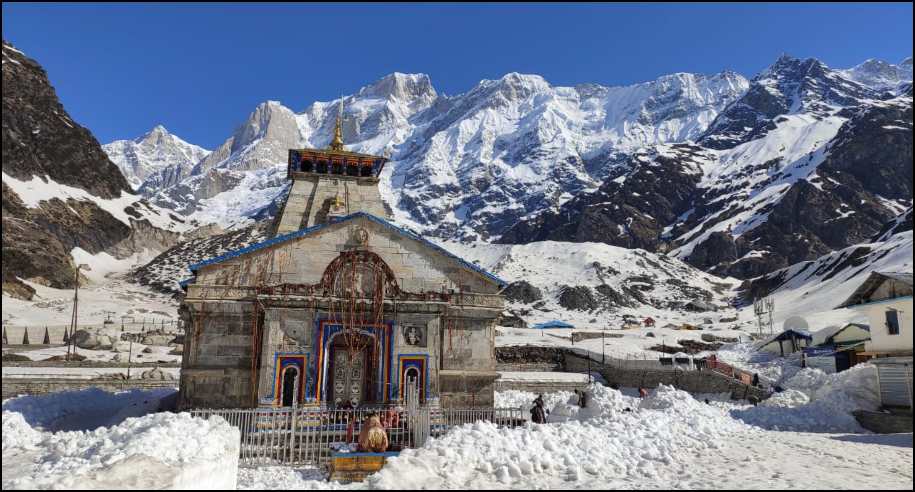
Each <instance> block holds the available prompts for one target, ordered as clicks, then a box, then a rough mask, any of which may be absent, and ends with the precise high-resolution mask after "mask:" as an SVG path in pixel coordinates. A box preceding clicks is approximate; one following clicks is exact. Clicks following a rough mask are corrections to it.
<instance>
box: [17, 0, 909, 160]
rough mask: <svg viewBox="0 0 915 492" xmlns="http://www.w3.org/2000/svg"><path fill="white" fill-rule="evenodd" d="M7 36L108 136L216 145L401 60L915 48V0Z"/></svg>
mask: <svg viewBox="0 0 915 492" xmlns="http://www.w3.org/2000/svg"><path fill="white" fill-rule="evenodd" d="M3 37H4V39H6V40H7V41H10V42H12V43H13V44H14V45H16V46H17V47H19V48H20V49H21V50H23V51H24V52H25V53H26V54H27V55H29V56H31V57H32V58H34V59H36V60H37V61H38V62H39V63H41V64H42V65H43V66H44V67H45V69H46V70H47V71H48V73H49V75H50V78H51V82H52V84H54V86H55V87H56V89H57V92H58V95H59V96H60V98H61V100H62V102H63V104H64V106H65V107H66V108H67V110H68V111H69V112H70V114H71V115H72V116H73V117H74V118H75V119H76V120H77V121H79V122H80V123H81V124H83V125H85V126H86V127H88V128H89V129H90V130H92V132H93V133H94V134H95V135H96V137H97V138H98V139H99V140H100V141H102V142H103V143H104V142H108V141H111V140H114V139H119V138H133V137H136V136H139V135H142V134H143V133H144V132H146V131H147V130H149V129H150V128H152V127H153V126H154V125H156V124H158V123H162V124H164V125H165V126H166V127H167V128H169V130H171V131H172V132H173V133H175V134H177V135H179V136H181V137H183V138H184V139H186V140H188V141H190V142H192V143H196V144H198V145H203V146H205V147H207V148H214V147H216V146H217V145H219V144H220V143H221V142H222V140H223V139H225V138H226V137H227V136H228V135H229V134H230V132H231V131H232V130H233V129H234V127H235V126H236V125H238V124H239V123H241V122H242V121H243V120H244V118H245V117H246V116H247V115H248V113H249V112H250V111H251V110H252V109H254V107H255V106H256V105H257V104H258V103H260V102H262V101H265V100H267V99H275V100H279V101H282V102H283V103H284V104H286V105H287V106H289V107H291V108H293V109H294V110H297V111H298V110H301V109H303V108H304V107H305V106H307V105H308V104H309V103H311V102H312V101H315V100H330V99H333V98H336V97H339V95H340V94H350V93H352V92H353V91H355V90H357V89H358V88H359V87H361V86H363V85H366V84H368V83H370V82H372V81H374V80H376V79H378V78H379V77H381V76H383V75H385V74H388V73H390V72H394V71H400V72H423V73H427V74H429V75H430V76H431V77H432V83H433V85H434V86H435V87H436V89H437V90H438V91H439V92H445V93H448V94H456V93H460V92H464V91H466V90H468V89H470V88H471V87H472V86H473V85H474V84H475V83H477V82H478V81H479V80H481V79H485V78H490V79H492V78H498V77H501V76H502V75H504V74H505V73H507V72H512V71H518V72H523V73H536V74H540V75H543V76H544V77H545V78H546V79H547V80H548V81H549V82H550V83H552V84H554V85H574V84H578V83H586V82H593V83H598V84H603V85H620V84H630V83H635V82H641V81H645V80H650V79H653V78H655V77H657V76H659V75H662V74H666V73H671V72H677V71H689V72H703V73H714V72H718V71H721V70H723V69H731V70H735V71H737V72H740V73H742V74H744V75H747V76H752V75H753V74H755V73H757V72H758V71H760V70H762V69H763V68H765V67H766V66H768V65H769V64H771V63H772V62H773V61H774V60H775V58H777V57H778V55H779V54H781V53H783V52H785V53H789V54H791V55H794V56H797V57H816V58H819V59H821V60H823V61H824V62H825V63H826V64H828V65H830V66H833V67H847V66H852V65H855V64H857V63H860V62H861V61H863V60H865V59H867V58H881V59H885V60H887V61H891V62H898V61H899V60H901V59H902V58H904V57H906V56H909V55H911V54H912V5H911V4H832V5H830V4H769V5H750V4H747V5H740V4H735V5H727V4H699V5H680V4H660V5H658V4H581V5H569V4H557V5H552V4H532V5H524V4H504V5H484V4H474V5H458V4H454V5H450V4H427V5H408V4H388V5H379V4H343V5H333V4H329V5H296V4H252V5H245V4H224V5H220V4H200V5H179V4H166V5H143V4H130V5H117V4H95V5H93V4H84V5H74V4H66V5H64V4H60V5H54V4H10V3H4V4H3Z"/></svg>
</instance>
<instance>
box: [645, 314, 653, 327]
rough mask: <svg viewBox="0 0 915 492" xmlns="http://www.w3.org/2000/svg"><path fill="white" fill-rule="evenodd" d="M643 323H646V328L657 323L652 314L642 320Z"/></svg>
mask: <svg viewBox="0 0 915 492" xmlns="http://www.w3.org/2000/svg"><path fill="white" fill-rule="evenodd" d="M642 324H643V325H645V328H651V327H652V326H654V325H655V320H654V318H652V317H651V316H648V317H647V318H645V319H644V320H643V321H642Z"/></svg>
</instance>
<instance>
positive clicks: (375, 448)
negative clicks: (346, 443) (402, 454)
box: [359, 413, 388, 453]
mask: <svg viewBox="0 0 915 492" xmlns="http://www.w3.org/2000/svg"><path fill="white" fill-rule="evenodd" d="M387 449H388V434H387V432H385V431H384V427H383V426H382V425H381V420H380V419H379V418H378V415H377V414H374V413H372V414H369V416H368V417H366V418H365V422H363V423H362V430H361V431H360V432H359V450H360V451H363V452H369V453H383V452H385V451H387Z"/></svg>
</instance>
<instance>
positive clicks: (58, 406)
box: [3, 367, 177, 432]
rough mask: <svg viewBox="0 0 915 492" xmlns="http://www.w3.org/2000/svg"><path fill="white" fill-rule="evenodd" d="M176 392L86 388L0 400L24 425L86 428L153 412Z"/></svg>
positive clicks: (53, 429)
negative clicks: (21, 418) (115, 390)
mask: <svg viewBox="0 0 915 492" xmlns="http://www.w3.org/2000/svg"><path fill="white" fill-rule="evenodd" d="M3 369H4V370H6V369H7V368H6V367H4V368H3ZM4 377H6V374H4ZM176 393H177V390H176V389H174V388H163V389H154V390H130V391H122V392H118V393H111V392H108V391H104V390H101V389H98V388H90V389H84V390H78V391H63V392H58V393H49V394H45V395H27V396H19V397H16V398H9V399H7V400H4V401H3V411H4V413H5V412H15V413H17V414H19V415H22V417H23V418H24V419H25V422H26V423H27V424H28V425H30V426H31V427H34V428H35V429H38V430H39V431H47V432H58V431H74V430H86V431H89V430H94V429H97V428H99V427H108V426H114V425H118V424H120V423H121V422H123V421H124V420H126V419H128V418H131V417H142V416H143V415H146V414H148V413H151V412H156V411H158V410H159V408H160V405H161V404H162V400H164V399H167V398H170V397H174V396H175V395H176Z"/></svg>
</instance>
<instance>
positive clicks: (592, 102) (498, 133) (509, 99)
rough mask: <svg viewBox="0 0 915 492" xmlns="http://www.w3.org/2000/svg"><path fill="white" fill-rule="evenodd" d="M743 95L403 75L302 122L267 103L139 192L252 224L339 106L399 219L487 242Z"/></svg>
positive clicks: (194, 213) (726, 84) (516, 77)
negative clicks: (453, 91) (456, 87)
mask: <svg viewBox="0 0 915 492" xmlns="http://www.w3.org/2000/svg"><path fill="white" fill-rule="evenodd" d="M746 87H747V81H746V79H744V78H743V77H742V76H740V75H738V74H735V73H733V72H722V73H720V74H715V75H698V74H684V73H680V74H673V75H668V76H664V77H661V78H659V79H657V80H654V81H651V82H646V83H642V84H636V85H633V86H627V87H603V86H599V85H593V84H591V85H581V86H576V87H554V86H551V85H550V84H549V83H547V82H546V81H545V80H544V79H543V78H541V77H539V76H536V75H522V74H517V73H511V74H508V75H506V76H504V77H502V78H501V79H499V80H484V81H481V82H480V83H479V84H478V85H477V86H475V87H474V88H472V89H471V90H469V91H468V92H466V93H463V94H459V95H456V96H448V95H443V94H439V93H438V92H437V91H436V90H435V89H434V87H433V86H432V83H431V81H430V79H429V77H428V76H426V75H421V74H414V75H407V74H400V73H395V74H391V75H388V76H386V77H384V78H382V79H380V80H378V81H376V82H375V83H373V84H371V85H368V86H366V87H363V88H362V89H361V90H360V91H358V92H357V93H356V94H353V95H350V96H346V97H344V98H342V99H340V100H336V101H331V102H315V103H312V104H311V105H309V106H308V107H306V108H305V109H304V110H303V111H302V112H299V113H295V112H293V111H292V110H290V109H289V108H287V107H285V106H283V105H281V104H280V103H278V102H274V101H268V102H266V103H263V104H261V105H259V106H258V107H257V108H255V110H254V111H253V112H252V113H251V114H250V115H249V117H248V119H247V120H246V121H245V122H244V123H243V124H242V125H240V126H239V127H238V129H236V131H235V132H234V133H233V134H232V135H231V136H230V137H229V138H227V139H226V141H225V142H224V143H223V144H222V145H221V146H219V147H218V148H217V149H215V150H214V151H213V152H212V153H210V154H209V155H207V156H206V157H205V158H203V159H202V160H200V161H199V162H197V163H196V164H195V165H194V166H193V168H192V169H191V171H190V173H189V175H188V176H187V177H185V178H183V179H181V180H180V181H179V182H177V183H174V182H168V183H166V182H165V181H164V180H161V181H157V182H145V183H144V184H143V185H141V190H142V191H143V193H144V195H146V196H149V197H150V200H151V201H153V202H154V203H155V204H156V205H159V206H163V207H167V208H170V209H172V210H174V211H176V212H178V213H181V214H183V215H185V216H187V217H189V218H191V219H194V220H198V221H200V222H202V223H203V222H208V221H210V222H219V223H220V225H222V226H224V227H231V226H235V225H241V224H244V223H247V222H250V221H248V220H246V219H247V218H249V217H251V216H253V215H255V214H257V213H259V212H260V211H261V210H263V209H264V208H265V207H268V206H270V204H271V203H273V202H274V201H275V200H277V199H278V197H279V198H281V197H282V194H283V193H284V192H285V191H286V189H287V186H286V183H285V163H286V158H287V153H286V150H287V149H288V148H290V147H301V146H305V147H323V146H326V145H327V144H328V143H329V141H330V139H331V136H332V130H333V124H334V120H335V118H336V115H337V114H338V111H339V110H340V105H341V104H342V105H343V114H344V117H343V132H344V140H345V142H346V144H347V148H349V149H350V150H355V151H359V152H369V153H375V154H381V153H384V152H388V153H389V154H390V155H391V162H390V163H389V164H388V165H387V166H386V168H385V174H384V175H383V176H382V178H383V182H382V185H381V186H382V191H383V195H384V196H385V198H386V200H387V201H388V203H389V205H391V206H392V208H393V210H394V211H395V214H396V216H397V220H398V221H400V222H401V223H404V224H408V225H411V226H413V227H414V228H416V229H419V230H422V231H424V232H426V233H430V234H433V235H437V236H440V237H460V238H488V237H493V236H496V235H498V234H500V233H501V232H502V231H503V230H504V229H505V228H506V227H508V226H510V225H511V224H513V223H514V222H516V221H517V219H518V218H519V217H521V216H524V215H527V214H529V213H531V212H534V211H537V210H541V209H544V208H545V207H549V206H552V205H557V204H559V203H562V202H563V201H565V200H567V199H569V198H571V197H572V196H573V195H575V194H577V193H580V192H582V191H585V190H590V189H593V188H595V187H596V186H598V185H599V183H600V181H601V180H602V179H603V178H604V177H605V176H606V175H607V174H608V173H610V172H611V170H612V169H614V168H615V167H617V166H618V162H619V160H620V159H623V158H625V156H626V155H627V153H628V152H629V151H630V150H631V149H634V148H638V147H641V146H644V145H648V144H654V143H658V142H668V141H673V142H676V141H681V140H686V139H693V138H697V137H698V136H699V135H701V134H702V132H703V131H704V130H705V129H706V127H707V126H708V124H709V123H710V122H711V121H713V120H714V118H715V117H716V115H717V114H718V112H719V111H720V110H721V109H722V108H723V107H725V106H726V105H727V104H728V103H729V102H731V101H734V100H736V99H737V98H738V97H739V96H740V95H741V94H743V92H744V91H745V90H746Z"/></svg>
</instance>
